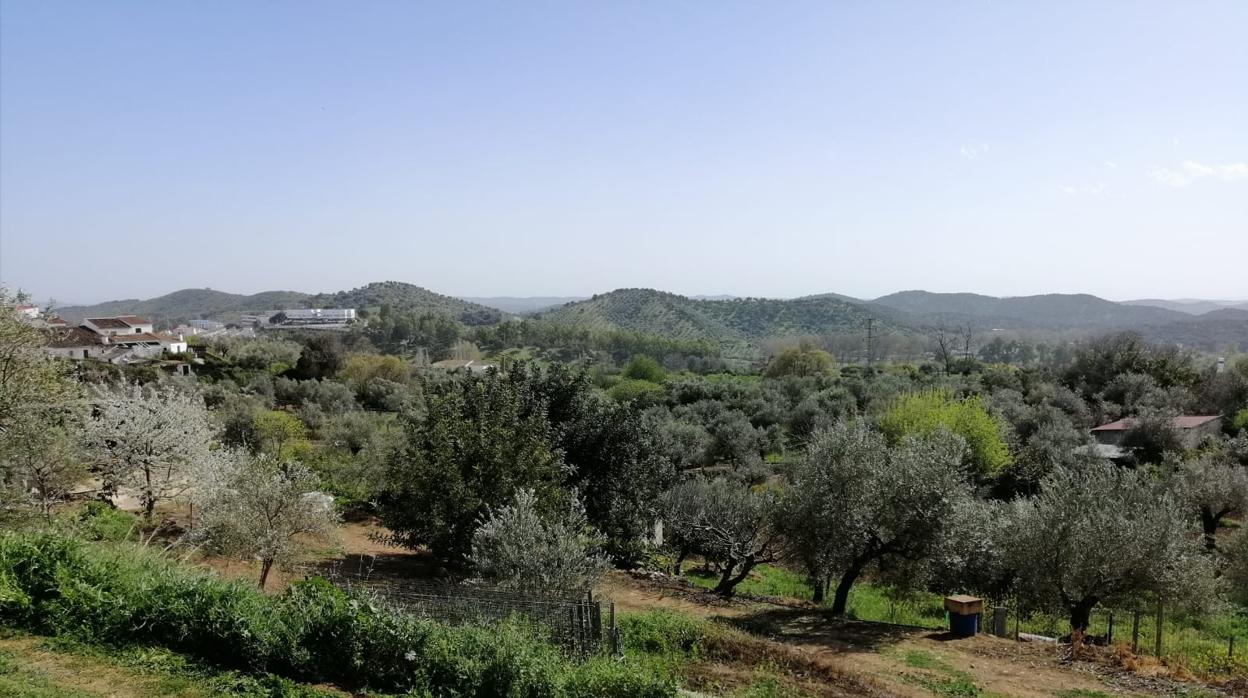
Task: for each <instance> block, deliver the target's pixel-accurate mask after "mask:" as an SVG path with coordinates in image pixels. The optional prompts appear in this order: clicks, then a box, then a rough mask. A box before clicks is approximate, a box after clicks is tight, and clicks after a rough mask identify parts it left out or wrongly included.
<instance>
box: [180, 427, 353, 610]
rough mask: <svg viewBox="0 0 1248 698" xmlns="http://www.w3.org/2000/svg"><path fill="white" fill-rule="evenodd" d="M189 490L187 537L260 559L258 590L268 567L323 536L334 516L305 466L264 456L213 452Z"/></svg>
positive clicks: (224, 552)
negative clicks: (190, 529) (191, 517)
mask: <svg viewBox="0 0 1248 698" xmlns="http://www.w3.org/2000/svg"><path fill="white" fill-rule="evenodd" d="M203 463H204V464H203V466H202V467H201V468H200V469H199V472H198V477H197V478H196V481H197V486H196V492H195V494H194V501H195V503H196V507H195V514H196V522H195V529H194V533H193V534H192V540H194V541H195V542H198V543H200V544H202V545H204V546H205V547H206V548H207V549H209V550H211V551H213V552H216V553H219V554H222V555H230V556H234V557H243V558H254V559H256V560H257V561H258V562H259V563H260V579H259V584H260V587H261V588H264V586H265V584H266V583H267V582H268V579H269V572H270V571H272V569H273V566H274V565H279V566H285V565H287V564H289V563H290V562H291V561H293V560H294V559H295V558H296V557H297V556H298V554H299V552H300V551H301V550H303V549H304V546H305V545H306V544H307V542H308V541H310V540H326V539H328V538H329V537H330V536H331V534H332V533H333V529H334V524H335V523H337V520H338V516H337V513H336V512H335V511H334V503H333V497H331V496H330V495H328V494H325V493H323V492H320V491H318V490H317V486H318V481H317V478H316V476H315V475H314V474H313V473H312V471H310V470H308V469H307V468H306V467H305V466H303V465H301V464H299V463H295V462H291V461H279V460H277V459H275V458H273V457H270V456H268V455H259V456H253V455H251V454H248V453H244V452H239V451H217V452H215V453H213V454H212V455H211V456H209V457H208V458H206V459H205V460H204V461H203Z"/></svg>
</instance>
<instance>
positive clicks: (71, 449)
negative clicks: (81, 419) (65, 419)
mask: <svg viewBox="0 0 1248 698" xmlns="http://www.w3.org/2000/svg"><path fill="white" fill-rule="evenodd" d="M0 470H2V471H3V472H4V475H5V480H6V481H7V483H8V485H9V487H10V488H11V489H12V490H14V491H15V492H16V493H17V494H18V495H19V496H21V497H22V498H23V499H28V501H30V500H33V503H34V505H35V506H37V507H38V508H39V511H40V512H41V513H42V514H43V515H44V516H45V517H46V516H51V514H52V507H53V506H55V505H56V504H58V503H60V502H63V501H65V499H66V497H68V496H69V493H70V492H72V491H73V489H74V487H75V486H77V485H79V484H81V483H82V482H83V481H84V480H86V479H87V477H88V471H87V466H86V464H85V461H84V459H83V454H82V451H81V449H80V448H79V442H78V439H77V434H75V433H74V432H73V431H72V427H67V426H66V425H63V424H55V423H49V422H45V421H43V420H35V419H20V420H17V421H15V422H13V423H11V424H10V427H9V429H8V430H6V431H5V433H4V435H3V438H0Z"/></svg>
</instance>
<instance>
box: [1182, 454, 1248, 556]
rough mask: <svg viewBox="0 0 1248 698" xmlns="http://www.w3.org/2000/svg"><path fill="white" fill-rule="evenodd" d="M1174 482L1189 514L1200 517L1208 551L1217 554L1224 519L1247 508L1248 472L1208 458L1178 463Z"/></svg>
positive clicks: (1210, 456) (1208, 455)
mask: <svg viewBox="0 0 1248 698" xmlns="http://www.w3.org/2000/svg"><path fill="white" fill-rule="evenodd" d="M1171 482H1172V484H1173V486H1174V491H1175V496H1176V497H1177V498H1178V499H1179V501H1180V502H1182V503H1183V504H1184V505H1185V506H1186V507H1187V511H1188V512H1190V513H1192V514H1195V515H1198V516H1199V517H1200V525H1201V529H1202V530H1203V531H1204V534H1205V547H1206V548H1207V549H1209V550H1217V547H1218V538H1217V535H1218V527H1219V526H1221V525H1222V519H1223V518H1225V517H1226V516H1227V515H1228V514H1231V513H1233V512H1236V511H1244V509H1245V507H1246V506H1248V469H1246V468H1244V467H1243V466H1240V465H1236V464H1233V463H1229V462H1227V461H1225V460H1222V459H1220V458H1218V457H1217V456H1215V455H1210V454H1205V455H1202V456H1200V457H1197V458H1193V459H1191V460H1186V461H1183V462H1181V463H1179V464H1178V465H1177V466H1176V468H1175V470H1174V471H1173V472H1172V474H1171Z"/></svg>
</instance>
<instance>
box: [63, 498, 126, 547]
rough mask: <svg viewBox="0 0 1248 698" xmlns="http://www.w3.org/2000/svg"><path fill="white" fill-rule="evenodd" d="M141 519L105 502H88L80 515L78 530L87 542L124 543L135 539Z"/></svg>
mask: <svg viewBox="0 0 1248 698" xmlns="http://www.w3.org/2000/svg"><path fill="white" fill-rule="evenodd" d="M138 523H139V518H138V517H137V516H135V515H134V514H131V513H130V512H128V511H121V510H120V509H116V508H114V507H111V506H109V505H108V504H107V503H105V502H87V505H86V506H85V507H83V508H82V511H81V512H79V514H78V529H79V530H80V531H82V535H83V537H84V538H86V539H87V540H97V541H123V540H128V539H132V538H134V535H135V532H136V531H138Z"/></svg>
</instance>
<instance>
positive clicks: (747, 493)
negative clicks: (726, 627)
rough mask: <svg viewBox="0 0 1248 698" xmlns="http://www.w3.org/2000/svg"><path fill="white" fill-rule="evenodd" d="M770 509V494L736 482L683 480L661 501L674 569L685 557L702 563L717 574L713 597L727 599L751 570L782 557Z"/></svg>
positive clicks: (718, 479)
mask: <svg viewBox="0 0 1248 698" xmlns="http://www.w3.org/2000/svg"><path fill="white" fill-rule="evenodd" d="M775 505H776V497H775V496H774V494H773V493H771V492H770V491H767V490H756V489H754V488H751V487H748V486H747V485H745V484H744V483H741V482H737V481H733V480H728V479H726V478H716V479H714V480H705V479H702V478H694V479H690V480H686V481H685V482H682V483H680V484H678V485H676V486H675V487H673V488H672V489H671V490H668V492H667V493H666V494H665V495H664V496H663V504H662V511H663V523H664V529H663V533H664V536H665V538H666V540H665V543H666V544H667V545H668V546H669V547H670V548H671V549H673V550H675V551H676V553H677V560H678V562H677V566H679V564H680V562H679V560H683V559H684V557H685V556H686V555H687V554H688V553H690V552H693V553H698V554H701V555H702V556H703V557H705V558H706V561H707V562H708V563H710V564H711V565H712V566H713V567H714V568H715V570H716V571H717V572H718V573H719V581H718V582H717V583H716V585H715V591H716V592H717V593H720V594H723V595H724V596H731V595H732V594H733V591H734V590H735V589H736V587H737V585H738V584H740V583H741V582H742V581H744V580H745V578H746V577H747V576H749V574H750V571H751V570H753V569H754V567H755V566H757V565H758V564H759V563H764V562H773V561H775V560H777V559H778V558H779V556H780V553H781V552H782V548H781V543H782V540H781V537H780V535H779V533H778V532H777V531H776V529H775V527H774V526H773V512H774V509H775Z"/></svg>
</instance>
